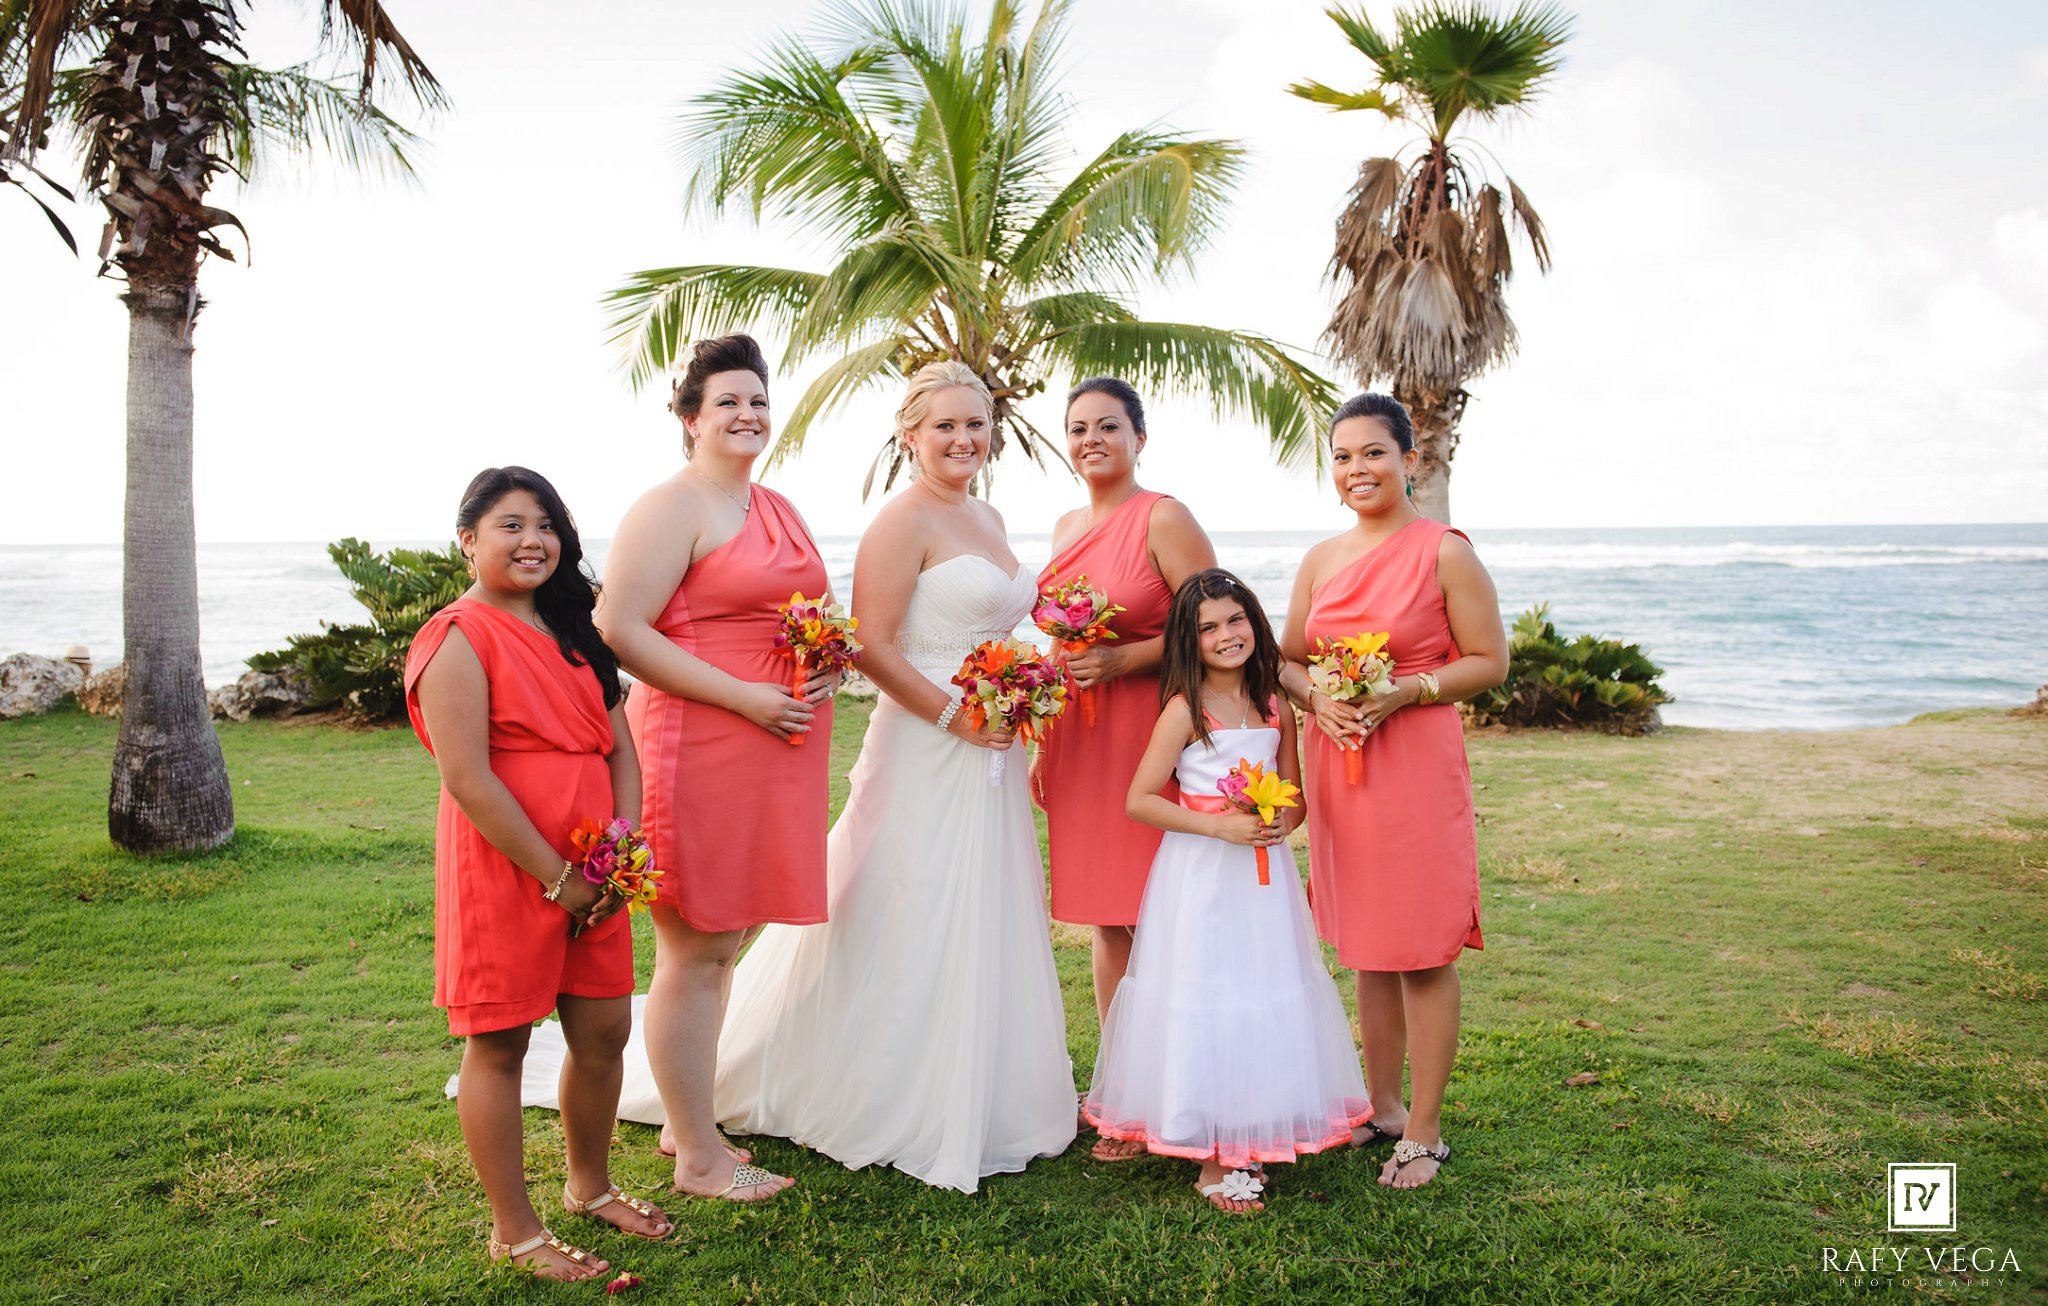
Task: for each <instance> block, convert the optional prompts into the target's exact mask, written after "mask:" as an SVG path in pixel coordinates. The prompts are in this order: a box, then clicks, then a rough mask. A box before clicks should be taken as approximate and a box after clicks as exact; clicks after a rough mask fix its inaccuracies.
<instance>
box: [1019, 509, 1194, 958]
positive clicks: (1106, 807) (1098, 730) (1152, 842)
mask: <svg viewBox="0 0 2048 1306" xmlns="http://www.w3.org/2000/svg"><path fill="white" fill-rule="evenodd" d="M1165 497H1166V496H1165V495H1163V494H1158V493H1155V492H1153V491H1151V490H1144V491H1140V492H1139V493H1137V494H1134V495H1132V496H1131V497H1130V498H1129V499H1127V500H1125V501H1124V502H1123V503H1122V504H1121V505H1120V506H1118V508H1117V510H1116V511H1115V512H1113V513H1111V514H1110V515H1109V516H1108V517H1106V518H1104V519H1103V520H1102V521H1100V522H1097V523H1096V524H1095V525H1094V526H1093V527H1091V528H1090V529H1089V531H1088V533H1087V534H1085V535H1083V536H1082V537H1081V538H1080V539H1078V540H1076V541H1074V542H1073V543H1072V544H1070V545H1068V546H1067V547H1066V548H1065V549H1064V550H1062V551H1061V552H1060V554H1059V556H1058V557H1056V558H1054V559H1053V560H1052V561H1051V562H1050V563H1047V564H1046V568H1045V570H1044V571H1042V572H1040V573H1039V576H1038V589H1039V592H1040V593H1041V594H1042V593H1044V592H1045V591H1046V590H1048V589H1050V588H1051V587H1052V586H1053V584H1054V583H1055V582H1056V581H1060V580H1072V579H1073V578H1074V577H1076V576H1079V575H1084V574H1085V575H1086V576H1087V577H1088V581H1089V583H1090V584H1092V585H1093V586H1094V587H1095V588H1097V589H1099V590H1102V591H1103V592H1104V593H1106V594H1108V595H1109V601H1110V602H1111V603H1121V604H1123V606H1124V609H1125V610H1124V611H1122V612H1119V613H1117V614H1116V616H1115V617H1114V618H1112V620H1111V622H1110V629H1111V630H1113V631H1115V632H1116V637H1117V643H1119V644H1129V643H1134V642H1136V641H1138V640H1146V639H1152V638H1154V637H1155V636H1157V635H1158V634H1159V633H1160V632H1161V631H1162V630H1164V629H1165V628H1166V610H1167V608H1168V607H1169V606H1170V605H1171V604H1172V602H1173V591H1172V590H1169V589H1168V588H1167V587H1166V582H1165V581H1164V580H1161V579H1160V577H1159V573H1158V572H1156V571H1153V570H1152V561H1151V556H1150V554H1149V552H1148V551H1147V549H1146V547H1145V531H1146V527H1147V526H1148V525H1149V524H1150V522H1151V520H1152V505H1153V504H1155V503H1157V502H1159V500H1161V499H1163V498H1165ZM1094 692H1095V696H1096V716H1095V724H1094V725H1092V726H1090V725H1087V724H1085V723H1084V722H1083V721H1082V719H1081V714H1080V712H1079V711H1078V710H1076V711H1070V712H1067V713H1065V714H1064V715H1063V716H1061V718H1060V720H1059V722H1058V724H1056V725H1055V726H1054V727H1053V729H1052V731H1051V732H1050V733H1049V734H1047V735H1046V738H1045V822H1046V829H1047V833H1048V835H1049V843H1050V845H1051V854H1052V914H1053V918H1054V919H1055V920H1062V921H1066V922H1067V923H1069V924H1072V925H1135V924H1136V923H1137V921H1138V905H1139V903H1140V902H1142V901H1143V900H1144V897H1145V875H1146V872H1148V871H1150V870H1151V869H1152V858H1153V857H1154V856H1155V855H1156V854H1157V853H1158V852H1159V833H1160V832H1159V831H1158V830H1155V829H1153V828H1152V827H1151V826H1149V825H1142V824H1140V823H1138V822H1137V821H1133V820H1132V819H1131V818H1130V817H1128V816H1126V815H1124V794H1125V792H1126V791H1127V790H1129V789H1130V787H1131V777H1132V776H1133V775H1135V774H1137V770H1138V759H1139V758H1141V757H1143V756H1144V754H1145V745H1146V744H1147V743H1149V742H1151V739H1152V727H1153V725H1154V723H1156V722H1157V721H1158V720H1159V677H1158V676H1157V675H1154V674H1153V673H1151V672H1144V673H1141V674H1138V675H1131V676H1119V677H1118V678H1117V679H1115V680H1111V681H1108V682H1107V683H1104V684H1102V685H1098V686H1096V688H1095V691H1094ZM1175 792H1177V791H1175V790H1168V791H1167V796H1168V797H1169V798H1170V797H1172V796H1173V795H1174V793H1175Z"/></svg>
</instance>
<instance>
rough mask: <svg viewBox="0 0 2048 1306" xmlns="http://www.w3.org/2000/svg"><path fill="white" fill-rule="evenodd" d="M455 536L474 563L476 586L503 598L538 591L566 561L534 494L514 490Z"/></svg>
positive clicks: (551, 527) (527, 491)
mask: <svg viewBox="0 0 2048 1306" xmlns="http://www.w3.org/2000/svg"><path fill="white" fill-rule="evenodd" d="M455 535H456V539H457V540H459V541H460V542H461V544H462V551H463V552H464V553H466V554H468V555H469V558H470V561H471V562H473V563H475V564H476V580H477V584H479V585H481V586H483V587H484V588H485V589H487V590H495V591H497V592H499V593H503V594H531V593H532V592H533V591H535V590H537V589H539V588H540V587H541V586H542V585H544V584H546V583H547V579H548V577H550V576H552V575H554V574H555V565H556V563H558V562H559V561H560V560H561V557H562V541H561V538H560V537H559V536H557V535H556V534H555V523H554V521H553V520H552V519H551V518H549V516H548V515H547V510H546V509H544V508H542V507H541V502H540V500H539V499H537V498H535V497H534V495H533V492H532V491H531V490H513V491H511V492H510V493H508V494H506V495H505V496H504V497H503V498H501V499H499V500H498V501H497V502H496V503H494V504H492V505H491V506H490V507H489V508H487V509H485V510H484V512H483V514H482V515H481V516H480V517H478V518H477V522H476V525H475V526H473V527H468V528H466V529H462V530H458V531H457V532H456V533H455Z"/></svg>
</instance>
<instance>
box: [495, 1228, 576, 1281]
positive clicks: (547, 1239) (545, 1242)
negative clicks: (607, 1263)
mask: <svg viewBox="0 0 2048 1306" xmlns="http://www.w3.org/2000/svg"><path fill="white" fill-rule="evenodd" d="M484 1246H485V1247H486V1248H487V1249H488V1250H489V1252H490V1257H491V1259H492V1260H493V1261H516V1260H518V1258H520V1257H521V1256H526V1255H530V1254H531V1253H533V1252H537V1251H539V1250H540V1249H541V1248H542V1247H546V1248H547V1249H548V1250H549V1251H551V1252H554V1253H555V1254H556V1255H558V1256H561V1257H563V1258H564V1259H566V1260H567V1261H568V1262H569V1266H570V1267H574V1268H578V1269H582V1270H584V1271H585V1273H583V1274H578V1275H574V1276H573V1277H570V1278H562V1277H560V1276H558V1275H553V1274H549V1273H547V1271H548V1270H550V1269H558V1268H567V1267H558V1266H535V1267H533V1273H534V1275H535V1276H537V1277H539V1278H544V1279H552V1280H554V1281H555V1282H557V1283H580V1282H581V1281H582V1280H584V1279H594V1278H596V1277H597V1276H598V1275H599V1274H601V1273H603V1271H601V1270H598V1269H596V1268H595V1267H593V1266H592V1265H591V1264H590V1253H589V1252H586V1251H584V1250H583V1249H582V1248H581V1247H571V1246H570V1245H569V1244H567V1243H565V1242H563V1241H562V1240H561V1239H560V1238H557V1237H555V1235H553V1234H552V1233H549V1232H548V1231H547V1230H546V1229H545V1228H543V1229H542V1230H541V1231H540V1232H539V1233H537V1234H535V1235H534V1236H533V1237H531V1238H528V1239H527V1240H526V1241H525V1242H522V1243H501V1242H499V1241H498V1240H497V1239H496V1238H486V1239H484ZM519 1268H521V1269H526V1268H527V1267H525V1266H520V1267H519Z"/></svg>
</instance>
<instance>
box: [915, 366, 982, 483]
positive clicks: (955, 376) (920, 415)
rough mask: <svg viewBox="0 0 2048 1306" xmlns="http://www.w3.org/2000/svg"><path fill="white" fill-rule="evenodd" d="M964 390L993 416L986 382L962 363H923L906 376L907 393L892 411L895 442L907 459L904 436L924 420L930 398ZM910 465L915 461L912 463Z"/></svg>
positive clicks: (929, 409)
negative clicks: (894, 416) (975, 395)
mask: <svg viewBox="0 0 2048 1306" xmlns="http://www.w3.org/2000/svg"><path fill="white" fill-rule="evenodd" d="M961 387H965V388H966V389H969V390H972V391H974V393H976V394H978V395H980V396H981V403H982V406H983V407H984V408H986V409H988V412H989V416H991V417H993V416H995V409H996V401H995V396H993V395H991V394H990V393H989V392H988V382H986V381H984V380H982V379H981V377H980V375H979V374H977V373H976V372H975V370H974V369H973V368H971V367H969V366H968V365H967V364H965V363H960V362H955V361H954V360H952V359H947V360H945V361H944V362H939V363H926V364H925V365H924V366H923V367H920V368H918V369H917V371H916V372H914V373H912V374H911V377H910V390H909V392H908V393H906V394H905V395H904V396H903V402H902V404H900V405H899V406H898V407H897V409H896V439H897V441H898V442H899V443H902V444H903V452H904V455H905V456H906V457H909V456H910V445H909V443H908V442H907V441H905V440H904V437H905V436H907V435H909V434H910V433H911V432H912V431H915V430H916V429H917V427H918V424H919V423H920V422H922V421H924V418H925V414H926V413H929V412H930V411H931V409H932V396H933V395H935V394H938V393H939V392H940V391H942V390H954V389H959V388H961ZM912 461H913V463H914V462H915V459H913V460H912Z"/></svg>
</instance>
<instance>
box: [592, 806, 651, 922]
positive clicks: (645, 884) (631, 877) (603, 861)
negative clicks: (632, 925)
mask: <svg viewBox="0 0 2048 1306" xmlns="http://www.w3.org/2000/svg"><path fill="white" fill-rule="evenodd" d="M569 843H570V845H571V846H573V847H574V848H575V849H576V851H577V853H578V854H580V855H581V856H582V858H583V862H582V865H581V867H580V868H579V869H581V870H582V872H583V878H584V879H586V880H588V881H590V882H591V883H592V884H594V885H596V886H597V887H598V888H599V889H602V890H603V891H604V892H606V893H613V894H617V895H618V896H619V897H621V898H624V899H625V900H626V911H627V912H628V913H632V912H636V911H646V910H647V909H648V908H649V907H651V906H653V905H654V882H655V881H656V880H658V879H660V878H661V876H662V872H660V871H658V870H656V869H655V867H654V852H653V850H652V849H650V848H649V847H648V846H647V836H646V835H644V834H642V833H640V827H639V826H637V825H635V824H634V823H633V822H631V821H629V820H627V819H626V818H625V817H623V816H620V817H614V818H612V819H611V820H609V821H606V822H604V823H603V824H602V825H600V824H599V823H598V822H596V821H585V822H583V824H581V825H579V826H577V827H576V828H575V829H574V830H572V831H570V833H569ZM581 932H582V926H581V925H580V924H579V925H577V926H575V927H574V928H573V929H572V930H571V933H572V934H579V933H581Z"/></svg>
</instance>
